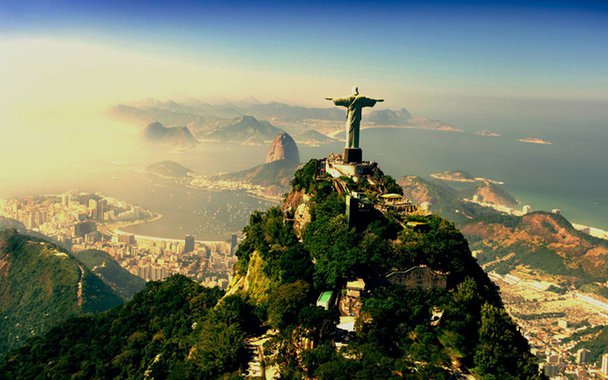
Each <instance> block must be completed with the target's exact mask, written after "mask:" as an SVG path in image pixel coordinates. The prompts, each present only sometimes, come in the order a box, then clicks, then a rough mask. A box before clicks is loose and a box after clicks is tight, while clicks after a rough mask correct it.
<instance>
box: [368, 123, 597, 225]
mask: <svg viewBox="0 0 608 380" xmlns="http://www.w3.org/2000/svg"><path fill="white" fill-rule="evenodd" d="M486 129H492V130H495V131H498V132H499V133H501V134H502V136H500V137H485V136H478V135H475V134H473V133H472V132H467V131H465V132H464V133H448V132H438V131H425V130H415V129H369V130H365V131H363V134H362V141H364V144H363V150H364V156H365V159H369V160H375V161H378V162H379V163H380V164H381V167H382V168H383V170H384V171H385V172H386V173H388V174H391V175H393V176H395V177H399V176H402V175H407V174H415V175H419V176H423V177H424V176H428V175H429V174H431V173H434V172H438V171H445V170H465V171H468V172H469V173H471V174H472V175H474V176H476V177H486V178H493V179H498V180H501V181H504V182H505V185H504V187H505V188H506V189H507V190H508V191H509V192H511V193H512V194H513V195H514V196H515V197H516V198H517V199H519V200H520V201H521V202H522V203H523V204H530V205H531V206H532V208H533V209H535V210H551V209H553V208H558V209H560V210H561V211H562V213H563V215H564V216H566V217H567V218H568V219H569V220H571V221H572V222H576V223H581V224H587V225H591V226H595V227H598V228H603V229H608V150H607V149H606V142H607V141H608V128H604V127H603V126H602V125H587V126H586V127H585V128H578V127H569V126H553V127H552V128H547V129H545V130H541V129H535V134H534V135H533V136H537V137H541V138H543V139H545V140H548V141H551V142H552V144H551V145H539V144H531V143H522V142H519V141H517V138H522V137H528V136H530V134H525V133H522V132H525V131H522V132H518V131H514V130H513V129H506V128H505V131H502V130H500V128H496V127H495V128H487V127H486Z"/></svg>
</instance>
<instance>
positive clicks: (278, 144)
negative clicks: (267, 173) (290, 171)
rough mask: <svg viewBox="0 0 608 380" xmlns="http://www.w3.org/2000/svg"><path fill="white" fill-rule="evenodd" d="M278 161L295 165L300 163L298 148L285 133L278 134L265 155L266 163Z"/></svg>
mask: <svg viewBox="0 0 608 380" xmlns="http://www.w3.org/2000/svg"><path fill="white" fill-rule="evenodd" d="M278 160H289V161H292V162H295V163H299V162H300V153H299V152H298V146H297V145H296V142H295V141H294V140H293V138H292V137H291V136H289V135H288V134H287V133H286V132H282V133H279V134H278V135H276V136H275V138H274V139H273V140H272V144H271V145H270V149H269V150H268V154H267V155H266V162H267V163H269V162H273V161H278Z"/></svg>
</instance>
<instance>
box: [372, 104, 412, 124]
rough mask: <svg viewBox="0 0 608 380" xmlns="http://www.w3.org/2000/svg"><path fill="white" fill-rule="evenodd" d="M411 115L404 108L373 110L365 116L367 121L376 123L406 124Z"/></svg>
mask: <svg viewBox="0 0 608 380" xmlns="http://www.w3.org/2000/svg"><path fill="white" fill-rule="evenodd" d="M411 118H412V115H411V114H410V113H409V112H408V111H407V110H406V109H405V108H401V109H400V110H397V111H393V110H378V111H373V112H371V113H370V114H369V116H367V117H366V119H367V122H369V123H373V124H376V125H406V124H407V122H408V121H410V119H411Z"/></svg>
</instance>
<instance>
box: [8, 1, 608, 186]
mask: <svg viewBox="0 0 608 380" xmlns="http://www.w3.org/2000/svg"><path fill="white" fill-rule="evenodd" d="M531 3H532V5H530V4H531ZM480 4H481V5H480ZM353 84H358V85H359V87H360V88H361V90H362V92H364V93H366V94H369V95H371V96H377V97H380V96H381V97H384V98H385V99H386V102H385V103H384V104H382V107H388V108H399V107H402V106H405V107H407V108H408V109H409V110H410V111H412V113H414V114H417V115H421V114H422V115H426V116H430V117H433V116H435V117H442V118H445V117H447V118H448V119H447V120H446V121H448V122H450V121H451V120H450V119H449V117H450V115H457V114H458V113H459V112H460V113H461V114H464V115H465V116H470V115H474V114H476V113H480V114H486V116H487V115H488V114H492V113H493V112H494V113H496V114H504V113H505V112H513V113H519V112H522V111H521V110H522V109H524V108H525V107H528V109H529V111H530V114H533V113H536V116H540V117H544V116H545V115H547V116H555V112H558V113H559V112H562V113H563V114H572V112H571V110H575V111H576V110H582V109H584V110H585V111H584V113H585V115H590V114H593V113H594V112H595V113H597V112H599V111H597V112H596V110H600V109H603V110H606V109H608V106H606V105H607V104H608V103H607V102H608V2H605V1H602V2H585V1H572V2H564V1H558V0H553V1H542V2H530V1H519V2H512V3H510V4H507V5H505V2H502V1H501V2H499V1H494V2H480V1H463V2H452V1H420V2H402V1H356V0H350V1H342V0H339V1H331V2H329V1H327V2H325V1H323V2H321V1H296V2H290V1H275V2H263V1H261V2H243V1H216V2H204V1H190V2H188V1H143V2H137V1H122V0H116V1H114V0H104V1H89V0H87V1H78V0H74V1H66V0H53V1H51V0H48V1H28V0H1V1H0V160H1V161H2V162H3V164H4V163H7V162H11V160H12V161H13V162H12V164H14V165H4V167H3V173H2V176H3V177H4V178H15V177H24V176H25V177H28V176H29V177H31V176H35V175H39V174H40V175H43V174H49V173H51V172H50V171H49V167H51V166H52V167H53V168H55V169H57V171H60V170H64V167H65V166H64V165H65V164H69V163H71V162H73V161H74V157H75V156H77V155H81V156H95V155H101V156H103V155H105V156H108V157H111V156H112V154H113V151H112V149H111V147H114V146H116V141H119V139H117V137H116V136H117V135H116V134H117V133H118V134H122V135H125V136H127V137H128V136H133V134H134V133H135V131H133V130H129V129H128V128H125V127H124V125H119V124H114V123H112V122H111V121H110V120H108V119H107V118H105V117H104V116H103V115H104V112H105V111H106V110H107V109H108V107H109V106H111V105H113V104H116V103H118V102H132V101H137V100H140V99H143V98H156V99H161V100H169V99H175V100H180V99H185V98H203V99H219V98H227V99H232V100H238V99H240V98H244V97H247V96H250V95H253V96H255V97H256V98H258V99H260V100H262V101H275V100H276V101H284V102H288V103H292V104H302V105H314V106H324V105H327V102H326V101H324V100H323V97H325V96H339V95H344V94H346V93H348V92H349V91H350V88H351V86H352V85H353ZM505 99H508V101H505ZM531 99H536V100H534V101H532V100H531ZM539 99H540V100H539ZM554 100H555V101H556V102H557V103H551V102H552V101H554ZM535 101H536V102H541V103H538V104H541V105H542V107H539V106H537V105H536V104H537V103H534V102H535ZM581 102H586V103H585V104H586V105H587V106H585V107H580V106H579V105H580V104H582V103H581ZM589 104H590V106H589ZM505 105H506V107H505ZM594 110H595V111H594ZM92 130H94V131H95V134H94V135H91V131H92ZM24 147H28V149H24ZM17 162H20V163H24V162H32V163H35V164H31V165H30V166H28V167H27V169H23V166H19V165H16V163H17ZM44 162H46V163H48V165H47V166H46V167H45V166H43V165H41V163H44ZM51 163H52V164H51ZM11 168H12V169H11ZM25 177H24V178H25ZM0 185H1V178H0Z"/></svg>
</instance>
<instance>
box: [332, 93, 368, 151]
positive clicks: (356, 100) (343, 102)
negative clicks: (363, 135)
mask: <svg viewBox="0 0 608 380" xmlns="http://www.w3.org/2000/svg"><path fill="white" fill-rule="evenodd" d="M333 101H334V104H335V105H337V106H343V107H346V108H348V111H347V113H346V147H347V148H359V128H360V126H361V110H362V109H363V107H373V106H374V105H375V104H376V101H377V100H375V99H370V98H366V97H365V96H361V95H353V96H349V97H346V98H334V99H333Z"/></svg>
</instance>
